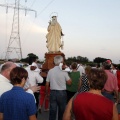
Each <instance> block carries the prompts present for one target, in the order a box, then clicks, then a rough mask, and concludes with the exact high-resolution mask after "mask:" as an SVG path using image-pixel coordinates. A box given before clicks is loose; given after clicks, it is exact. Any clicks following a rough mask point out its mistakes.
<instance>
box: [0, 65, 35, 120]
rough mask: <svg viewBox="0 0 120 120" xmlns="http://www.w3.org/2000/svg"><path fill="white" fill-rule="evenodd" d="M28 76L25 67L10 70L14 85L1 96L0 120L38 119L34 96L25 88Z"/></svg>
mask: <svg viewBox="0 0 120 120" xmlns="http://www.w3.org/2000/svg"><path fill="white" fill-rule="evenodd" d="M27 77H28V73H27V71H26V70H25V69H24V68H20V67H15V68H13V69H12V71H11V72H10V80H11V83H12V84H13V85H14V87H13V88H12V89H11V90H9V91H7V92H5V93H3V94H2V96H1V98H0V120H36V116H35V114H36V112H37V109H36V105H35V101H34V97H33V96H32V95H31V94H30V93H27V92H25V91H24V89H23V86H24V84H25V82H26V79H27Z"/></svg>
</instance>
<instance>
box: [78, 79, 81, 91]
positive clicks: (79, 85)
mask: <svg viewBox="0 0 120 120" xmlns="http://www.w3.org/2000/svg"><path fill="white" fill-rule="evenodd" d="M81 79H82V78H80V80H79V84H78V91H80V87H81V85H82V80H81Z"/></svg>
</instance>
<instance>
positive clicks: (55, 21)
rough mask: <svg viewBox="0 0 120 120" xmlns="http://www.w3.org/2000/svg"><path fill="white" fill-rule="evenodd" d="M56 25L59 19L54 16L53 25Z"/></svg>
mask: <svg viewBox="0 0 120 120" xmlns="http://www.w3.org/2000/svg"><path fill="white" fill-rule="evenodd" d="M56 23H57V17H56V16H53V17H52V22H51V25H55V24H56Z"/></svg>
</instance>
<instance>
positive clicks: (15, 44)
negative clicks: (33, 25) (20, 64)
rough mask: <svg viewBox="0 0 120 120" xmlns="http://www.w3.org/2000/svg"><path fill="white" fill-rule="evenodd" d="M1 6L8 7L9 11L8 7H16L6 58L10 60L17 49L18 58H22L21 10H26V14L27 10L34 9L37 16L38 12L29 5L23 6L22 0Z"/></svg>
mask: <svg viewBox="0 0 120 120" xmlns="http://www.w3.org/2000/svg"><path fill="white" fill-rule="evenodd" d="M25 1H26V0H25ZM0 6H2V7H6V12H8V8H13V9H14V15H13V23H12V30H11V35H10V38H9V43H8V47H7V51H6V56H5V59H7V60H8V59H9V56H10V53H12V52H13V51H15V52H16V54H17V55H18V59H21V58H22V48H21V40H20V26H19V23H20V21H19V10H24V11H25V15H26V13H27V11H33V12H35V16H36V14H37V12H36V11H35V10H32V9H29V8H27V7H21V6H20V0H15V4H14V5H3V4H0Z"/></svg>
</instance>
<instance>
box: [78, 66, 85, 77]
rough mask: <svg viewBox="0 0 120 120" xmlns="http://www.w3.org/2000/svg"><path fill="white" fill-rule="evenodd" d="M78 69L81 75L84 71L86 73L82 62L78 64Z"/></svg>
mask: <svg viewBox="0 0 120 120" xmlns="http://www.w3.org/2000/svg"><path fill="white" fill-rule="evenodd" d="M77 71H79V72H80V76H82V74H83V73H85V69H84V67H83V66H82V65H81V64H78V69H77Z"/></svg>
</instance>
